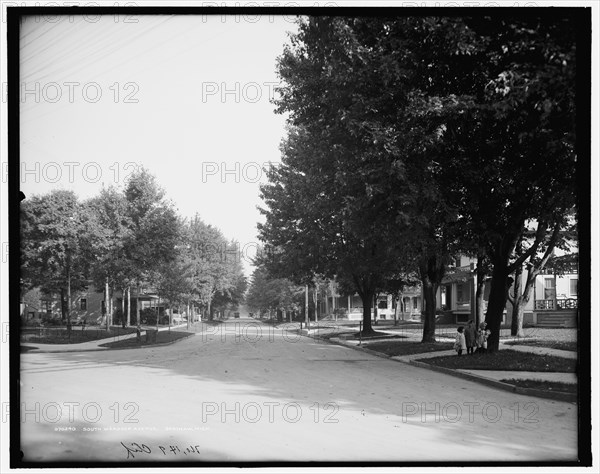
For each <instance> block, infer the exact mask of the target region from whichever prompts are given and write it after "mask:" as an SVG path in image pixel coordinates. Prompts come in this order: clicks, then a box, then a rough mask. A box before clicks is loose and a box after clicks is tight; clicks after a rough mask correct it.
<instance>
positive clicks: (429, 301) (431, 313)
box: [421, 278, 437, 342]
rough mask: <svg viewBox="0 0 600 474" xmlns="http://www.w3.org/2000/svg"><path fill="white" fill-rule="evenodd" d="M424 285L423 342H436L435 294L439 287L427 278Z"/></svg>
mask: <svg viewBox="0 0 600 474" xmlns="http://www.w3.org/2000/svg"><path fill="white" fill-rule="evenodd" d="M422 283H423V294H424V296H425V321H424V323H423V339H422V340H421V342H435V309H436V304H435V294H436V292H437V285H435V284H434V283H432V282H431V280H429V278H425V280H424V281H423V282H422Z"/></svg>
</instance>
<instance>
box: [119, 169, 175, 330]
mask: <svg viewBox="0 0 600 474" xmlns="http://www.w3.org/2000/svg"><path fill="white" fill-rule="evenodd" d="M124 194H125V199H126V201H127V220H128V227H129V232H128V233H127V234H126V235H125V237H124V242H123V250H124V252H123V253H124V256H125V260H126V261H127V263H128V265H129V270H130V271H128V272H127V275H128V276H129V278H130V279H131V280H132V281H133V282H135V286H136V288H137V291H136V295H137V296H138V297H139V294H140V288H141V285H142V284H143V283H146V282H151V280H152V277H153V276H154V275H155V274H156V272H157V271H160V270H161V269H162V268H164V266H165V265H167V264H169V263H172V262H174V261H175V259H176V257H177V244H178V243H179V240H180V230H181V229H180V221H179V218H178V216H177V213H176V211H175V207H174V206H173V204H172V203H171V202H169V201H167V200H165V198H164V190H163V189H162V188H161V187H160V186H159V185H158V183H157V181H156V178H155V177H154V176H153V175H152V174H150V173H149V172H148V171H147V170H146V169H144V168H141V169H139V170H137V171H136V172H134V173H133V174H132V175H131V176H130V178H129V181H128V183H127V185H126V187H125V191H124ZM139 312H140V305H139V300H138V301H137V302H136V324H138V325H139V323H140V318H139Z"/></svg>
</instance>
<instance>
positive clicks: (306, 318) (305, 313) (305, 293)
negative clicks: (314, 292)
mask: <svg viewBox="0 0 600 474" xmlns="http://www.w3.org/2000/svg"><path fill="white" fill-rule="evenodd" d="M304 321H305V323H306V329H307V330H308V328H309V327H310V318H309V317H308V285H306V287H305V288H304Z"/></svg>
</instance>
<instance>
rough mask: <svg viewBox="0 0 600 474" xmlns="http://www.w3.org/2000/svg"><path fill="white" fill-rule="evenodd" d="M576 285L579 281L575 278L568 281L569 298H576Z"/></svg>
mask: <svg viewBox="0 0 600 474" xmlns="http://www.w3.org/2000/svg"><path fill="white" fill-rule="evenodd" d="M578 283H579V280H578V279H577V278H572V279H571V280H569V293H570V294H571V296H577V286H578Z"/></svg>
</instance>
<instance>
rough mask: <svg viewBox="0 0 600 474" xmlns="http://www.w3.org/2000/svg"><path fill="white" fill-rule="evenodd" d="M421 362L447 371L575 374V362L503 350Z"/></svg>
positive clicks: (435, 358)
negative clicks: (470, 370)
mask: <svg viewBox="0 0 600 474" xmlns="http://www.w3.org/2000/svg"><path fill="white" fill-rule="evenodd" d="M421 362H425V363H427V364H431V365H436V366H438V367H446V368H448V369H473V370H524V371H530V372H575V369H576V366H577V361H576V360H573V359H565V358H562V357H553V356H548V355H538V354H531V353H527V352H519V351H511V350H510V349H503V350H500V351H497V352H492V353H484V354H475V355H467V354H464V353H463V355H462V356H456V355H452V356H445V357H433V358H431V359H423V360H421Z"/></svg>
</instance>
